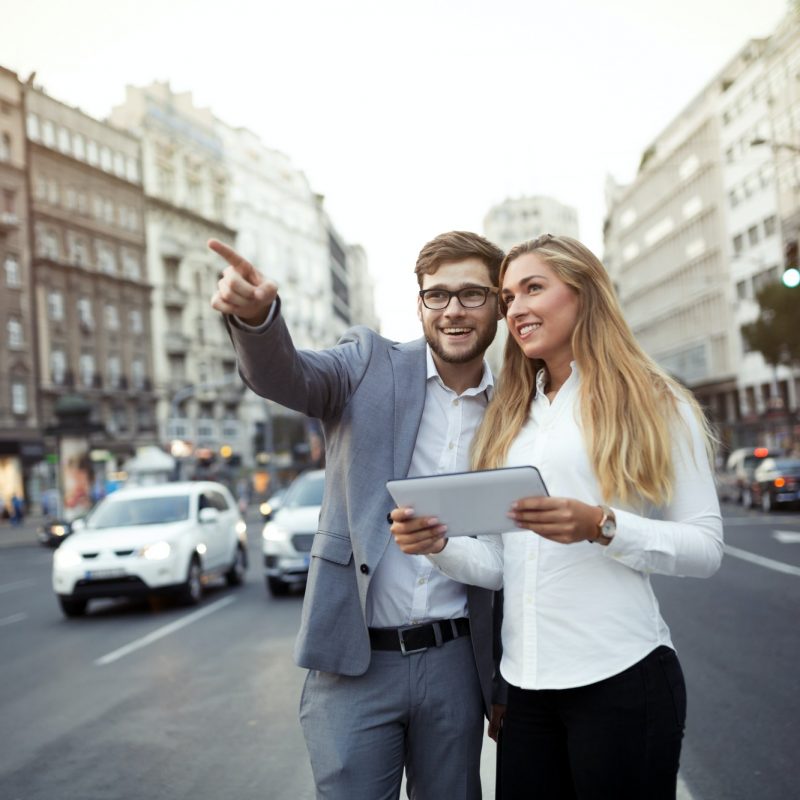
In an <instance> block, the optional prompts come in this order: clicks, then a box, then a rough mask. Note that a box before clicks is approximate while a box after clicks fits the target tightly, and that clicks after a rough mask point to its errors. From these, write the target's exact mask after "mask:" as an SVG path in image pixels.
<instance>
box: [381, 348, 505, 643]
mask: <svg viewBox="0 0 800 800" xmlns="http://www.w3.org/2000/svg"><path fill="white" fill-rule="evenodd" d="M426 349H427V361H428V377H427V384H426V387H425V407H424V410H423V412H422V420H421V421H420V425H419V430H418V431H417V441H416V443H415V444H414V454H413V455H412V457H411V466H410V468H409V471H408V477H414V476H416V475H435V474H439V473H443V472H463V471H465V470H468V469H469V460H470V453H469V450H470V445H471V444H472V438H473V436H474V435H475V431H476V430H477V429H478V425H480V422H481V419H482V418H483V412H484V411H485V410H486V405H487V403H488V402H489V394H490V392H491V390H492V387H493V381H492V373H491V370H490V369H489V365H488V364H487V363H486V362H484V364H483V376H482V378H481V382H480V383H479V384H478V385H477V386H475V387H474V388H471V389H467V390H466V391H464V392H462V393H461V394H456V393H455V392H454V391H453V390H452V389H449V388H448V387H447V386H445V385H444V382H443V381H442V379H441V378H440V377H439V373H438V371H437V369H436V365H435V364H434V363H433V357H432V356H431V351H430V348H429V347H428V348H426ZM366 615H367V625H368V626H370V627H373V628H397V627H400V626H401V625H414V624H416V623H418V622H427V621H429V620H432V619H457V618H458V617H466V616H468V614H467V590H466V587H465V586H464V584H463V583H460V582H458V581H454V580H451V579H450V578H448V577H447V576H446V575H444V574H442V573H441V572H440V571H439V570H437V569H434V567H433V565H432V564H431V562H430V561H428V559H427V558H426V557H425V556H410V555H406V554H405V553H403V552H402V551H401V550H400V548H399V547H398V546H397V543H396V542H395V541H394V539H391V540H390V541H389V543H388V544H387V546H386V551H385V552H384V554H383V558H381V560H380V561H379V562H378V566H377V567H376V568H375V573H374V575H373V577H372V581H371V582H370V586H369V592H368V593H367V607H366Z"/></svg>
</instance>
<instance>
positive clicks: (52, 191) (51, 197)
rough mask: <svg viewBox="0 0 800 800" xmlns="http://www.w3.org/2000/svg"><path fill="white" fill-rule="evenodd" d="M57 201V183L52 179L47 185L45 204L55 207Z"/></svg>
mask: <svg viewBox="0 0 800 800" xmlns="http://www.w3.org/2000/svg"><path fill="white" fill-rule="evenodd" d="M58 199H59V191H58V181H57V180H56V179H55V178H53V179H52V180H51V181H49V182H48V184H47V202H48V203H50V204H52V205H54V206H57V205H58Z"/></svg>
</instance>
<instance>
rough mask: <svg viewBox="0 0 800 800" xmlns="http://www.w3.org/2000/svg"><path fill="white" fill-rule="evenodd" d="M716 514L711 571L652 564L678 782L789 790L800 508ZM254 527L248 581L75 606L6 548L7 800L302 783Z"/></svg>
mask: <svg viewBox="0 0 800 800" xmlns="http://www.w3.org/2000/svg"><path fill="white" fill-rule="evenodd" d="M726 516H727V524H726V541H727V544H728V546H729V547H730V548H735V550H733V549H732V550H731V552H730V553H729V554H728V555H727V556H726V558H725V560H724V562H723V566H722V568H721V570H720V572H719V573H718V574H717V575H716V576H715V577H714V578H712V579H710V580H705V581H701V580H692V579H685V580H683V579H675V578H660V577H656V578H655V579H654V583H655V586H656V592H657V594H658V596H659V598H660V601H661V605H662V611H663V614H664V616H665V618H666V619H667V621H668V623H669V625H670V628H671V630H672V633H673V638H674V641H675V644H676V646H677V648H678V650H679V654H680V657H681V660H682V662H683V665H684V670H685V672H686V677H687V683H688V686H689V720H688V730H687V737H686V743H685V747H684V754H683V759H682V770H681V772H682V778H683V782H684V783H685V784H686V786H687V787H688V790H689V792H688V793H687V792H684V793H683V794H682V796H683V797H692V798H693V800H737V798H742V799H743V800H744V798H747V799H748V800H750V799H751V798H758V799H759V800H785V799H786V798H791V797H795V796H797V795H798V787H799V786H800V764H799V763H798V759H797V758H796V757H795V750H796V747H797V744H798V742H800V730H798V728H799V727H800V722H799V721H800V713H798V712H800V700H798V697H800V693H799V692H798V689H799V688H800V686H799V685H798V684H800V677H799V676H800V669H798V664H800V638H799V637H798V635H797V621H798V609H799V608H800V514H798V513H794V514H791V513H786V514H780V515H772V516H769V517H767V516H765V515H763V514H762V513H761V512H747V513H745V512H743V511H741V509H735V508H729V509H726ZM258 528H259V526H258V525H251V528H250V541H251V568H250V571H249V574H248V579H247V582H246V584H245V585H244V586H243V587H241V588H238V589H229V588H227V587H225V586H224V585H222V584H220V585H218V586H214V587H210V588H209V591H208V593H207V595H206V597H205V599H204V601H203V603H202V604H201V605H200V606H199V607H198V608H197V609H186V608H182V607H179V606H177V605H171V604H166V603H165V604H163V605H162V606H161V607H160V608H159V609H158V610H155V611H154V610H152V609H150V608H149V607H148V606H146V605H131V604H127V603H123V602H115V603H112V602H103V603H96V604H95V605H93V606H92V607H91V610H90V613H89V615H88V616H87V617H85V618H82V619H77V620H67V619H65V618H64V617H62V615H61V613H60V611H59V609H58V606H57V604H56V601H55V597H54V596H53V593H52V589H51V588H50V562H51V558H52V551H50V550H47V549H45V548H41V547H38V546H36V545H32V544H25V545H20V546H15V547H6V548H3V549H0V798H2V800H39V799H40V798H41V800H53V799H55V798H58V800H95V798H96V799H97V800H116V799H117V798H126V799H127V798H137V797H147V798H149V799H152V800H158V798H170V800H173V799H174V798H184V797H192V798H193V800H211V799H212V798H213V799H214V800H216V799H217V798H224V797H236V798H238V799H239V800H248V799H249V798H259V800H261V799H262V798H292V800H294V799H295V798H297V799H298V800H303V799H304V798H312V797H313V789H312V781H311V774H310V769H309V767H308V763H307V757H306V750H305V745H304V743H303V739H302V735H301V733H300V729H299V725H298V723H297V704H298V698H299V694H300V688H301V683H302V680H303V672H302V671H301V670H299V669H297V668H296V667H294V665H293V664H292V661H291V649H292V644H293V640H294V635H295V632H296V630H297V626H298V622H299V616H300V607H301V601H302V600H301V597H300V596H299V595H292V596H289V597H287V598H281V599H279V600H275V599H272V598H270V597H268V595H267V593H266V591H265V589H264V583H263V579H262V577H261V571H260V559H259V555H258V546H259V541H258ZM776 531H778V532H782V533H780V534H779V535H777V536H776V535H775V532H776ZM734 552H735V553H736V555H734V554H733V553H734ZM747 554H754V555H755V556H756V557H761V558H763V559H766V560H765V561H762V562H760V563H754V562H753V560H752V559H751V557H750V556H748V555H747ZM744 558H747V559H749V560H743V559H744ZM780 565H784V567H781V566H780ZM792 569H794V572H792ZM485 751H486V758H485V759H484V761H485V766H486V767H487V768H486V769H485V770H484V775H485V776H486V783H487V788H488V789H489V790H488V791H486V793H485V796H486V797H487V798H491V796H492V793H491V787H490V785H491V779H492V775H491V769H490V764H491V760H492V758H493V755H494V752H493V745H491V743H489V744H488V746H487V747H486V748H485ZM445 800H446V799H445Z"/></svg>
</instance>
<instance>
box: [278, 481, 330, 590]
mask: <svg viewBox="0 0 800 800" xmlns="http://www.w3.org/2000/svg"><path fill="white" fill-rule="evenodd" d="M324 490H325V470H324V469H315V470H310V471H309V472H303V473H301V474H300V475H298V476H297V477H296V478H295V479H294V480H293V481H292V483H291V484H290V485H289V488H288V489H287V490H286V494H285V495H283V498H282V499H281V505H280V508H279V509H278V510H277V511H276V512H275V513H274V514H271V515H270V517H269V518H268V522H267V524H266V525H264V531H263V533H262V539H263V550H264V577H265V578H266V583H267V589H268V590H269V592H270V593H271V594H273V595H282V594H286V592H287V591H288V590H289V587H290V586H299V585H303V584H305V582H306V580H307V578H308V565H309V563H310V560H311V544H312V542H313V541H314V534H315V533H316V532H317V528H318V527H319V510H320V506H321V505H322V494H323V492H324Z"/></svg>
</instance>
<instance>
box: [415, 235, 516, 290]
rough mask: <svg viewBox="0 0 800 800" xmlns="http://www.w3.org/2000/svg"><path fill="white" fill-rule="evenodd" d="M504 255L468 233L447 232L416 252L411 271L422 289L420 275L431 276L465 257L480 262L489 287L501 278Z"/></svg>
mask: <svg viewBox="0 0 800 800" xmlns="http://www.w3.org/2000/svg"><path fill="white" fill-rule="evenodd" d="M504 257H505V253H503V251H502V250H501V249H500V248H499V247H497V245H494V244H492V243H491V242H490V241H489V240H488V239H484V238H483V236H479V235H478V234H477V233H472V232H471V231H450V232H449V233H442V234H439V236H437V237H436V238H435V239H431V241H429V242H428V244H426V245H425V247H423V248H422V250H420V252H419V256H418V258H417V266H416V267H415V268H414V272H415V273H416V275H417V282H418V283H419V287H420V289H421V288H422V276H423V275H433V273H434V272H436V270H437V269H439V267H441V266H442V264H452V263H453V262H455V261H464V260H466V259H468V258H477V259H478V260H479V261H483V263H484V264H486V267H487V268H488V270H489V279H490V280H491V282H492V286H497V281H498V279H499V276H500V265H501V264H502V263H503V258H504Z"/></svg>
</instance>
